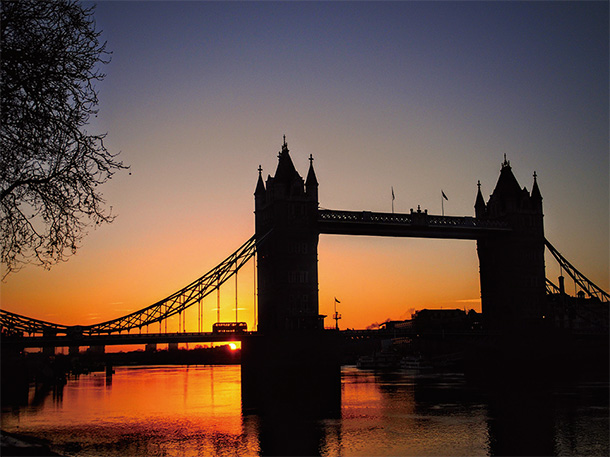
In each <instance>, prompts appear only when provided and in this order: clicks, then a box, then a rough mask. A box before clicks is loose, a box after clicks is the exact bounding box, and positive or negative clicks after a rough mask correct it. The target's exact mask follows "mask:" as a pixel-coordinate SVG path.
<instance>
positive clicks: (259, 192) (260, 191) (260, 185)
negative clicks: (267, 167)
mask: <svg viewBox="0 0 610 457" xmlns="http://www.w3.org/2000/svg"><path fill="white" fill-rule="evenodd" d="M265 197H266V191H265V183H264V182H263V168H262V167H261V166H260V165H259V166H258V181H257V183H256V190H255V191H254V204H255V206H256V207H257V208H258V207H259V206H260V205H262V204H263V203H265Z"/></svg>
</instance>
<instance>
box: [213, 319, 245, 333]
mask: <svg viewBox="0 0 610 457" xmlns="http://www.w3.org/2000/svg"><path fill="white" fill-rule="evenodd" d="M247 330H248V324H246V323H245V322H216V323H215V324H214V325H212V332H213V333H241V332H245V331H247Z"/></svg>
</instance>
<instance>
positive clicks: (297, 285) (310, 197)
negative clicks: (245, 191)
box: [254, 136, 323, 333]
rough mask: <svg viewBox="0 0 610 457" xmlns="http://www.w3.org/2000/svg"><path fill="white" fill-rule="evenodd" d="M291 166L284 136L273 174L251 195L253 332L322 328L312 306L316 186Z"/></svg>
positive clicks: (311, 172)
mask: <svg viewBox="0 0 610 457" xmlns="http://www.w3.org/2000/svg"><path fill="white" fill-rule="evenodd" d="M309 160H310V165H309V172H308V174H307V179H306V180H305V181H303V178H302V177H301V176H300V175H299V173H298V172H297V170H296V169H295V167H294V164H293V163H292V159H291V158H290V153H289V150H288V144H287V143H286V136H284V143H283V144H282V149H281V151H280V153H279V156H278V164H277V169H276V170H275V175H274V176H273V177H272V176H269V177H268V178H267V181H266V183H264V182H263V177H262V169H261V168H260V167H259V176H258V182H257V185H256V191H255V192H254V200H255V219H256V223H255V225H256V237H257V241H260V240H261V239H262V238H263V237H264V241H263V242H262V243H260V245H258V246H257V253H258V265H257V271H258V309H259V324H258V330H259V331H261V332H266V333H281V332H287V331H295V330H314V329H318V328H322V327H323V317H322V316H320V315H319V307H318V238H319V234H318V230H317V212H318V181H317V179H316V174H315V172H314V169H313V157H312V156H310V158H309Z"/></svg>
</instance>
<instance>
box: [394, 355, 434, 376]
mask: <svg viewBox="0 0 610 457" xmlns="http://www.w3.org/2000/svg"><path fill="white" fill-rule="evenodd" d="M400 368H401V369H403V370H406V371H409V372H414V373H420V372H422V371H427V370H431V369H432V366H431V365H430V364H429V363H427V362H426V361H425V360H424V359H423V358H422V357H419V356H416V355H406V356H404V357H403V358H402V359H401V360H400Z"/></svg>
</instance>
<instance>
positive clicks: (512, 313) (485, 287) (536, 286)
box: [475, 157, 547, 334]
mask: <svg viewBox="0 0 610 457" xmlns="http://www.w3.org/2000/svg"><path fill="white" fill-rule="evenodd" d="M475 214H476V217H477V218H478V219H487V220H499V221H504V222H506V223H507V224H508V225H509V226H510V228H511V229H512V230H511V232H509V233H507V234H504V235H501V236H494V237H484V238H479V239H478V240H477V253H478V256H479V267H480V281H481V305H482V311H483V319H484V323H485V326H486V330H487V331H489V332H492V333H497V334H514V333H519V332H521V331H530V330H538V329H540V328H541V327H542V325H543V324H544V322H545V321H544V319H545V318H546V317H547V316H545V313H546V311H545V303H546V298H545V294H546V289H545V281H546V280H545V266H544V226H543V213H542V195H541V193H540V189H539V188H538V183H537V182H536V173H534V183H533V187H532V192H531V193H530V192H528V191H527V189H526V188H525V187H524V188H521V187H520V185H519V183H518V182H517V179H516V178H515V176H514V174H513V172H512V169H511V167H510V163H509V162H508V161H507V160H506V157H505V158H504V163H503V164H502V168H501V171H500V177H499V178H498V182H497V184H496V187H495V189H494V191H493V193H492V194H491V196H490V197H489V200H488V201H487V203H485V201H484V199H483V195H482V194H481V186H480V183H479V190H478V193H477V198H476V203H475Z"/></svg>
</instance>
